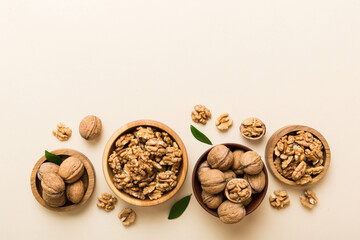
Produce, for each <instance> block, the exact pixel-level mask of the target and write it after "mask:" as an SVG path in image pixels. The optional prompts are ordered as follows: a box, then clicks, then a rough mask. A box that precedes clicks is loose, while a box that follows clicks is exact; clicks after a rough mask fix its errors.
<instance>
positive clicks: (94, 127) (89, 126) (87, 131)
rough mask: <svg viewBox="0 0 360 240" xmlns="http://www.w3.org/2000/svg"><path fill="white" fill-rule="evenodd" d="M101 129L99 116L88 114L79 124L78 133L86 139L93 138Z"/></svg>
mask: <svg viewBox="0 0 360 240" xmlns="http://www.w3.org/2000/svg"><path fill="white" fill-rule="evenodd" d="M101 130H102V124H101V120H100V118H98V117H96V116H94V115H89V116H86V117H85V118H84V119H83V120H82V121H81V122H80V126H79V132H80V135H81V136H82V137H83V138H85V139H86V140H93V139H95V138H97V137H98V136H99V135H100V133H101Z"/></svg>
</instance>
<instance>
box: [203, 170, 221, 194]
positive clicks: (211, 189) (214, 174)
mask: <svg viewBox="0 0 360 240" xmlns="http://www.w3.org/2000/svg"><path fill="white" fill-rule="evenodd" d="M199 180H200V183H201V188H202V189H203V190H205V191H206V192H208V193H210V194H218V193H220V192H222V191H223V190H224V189H225V186H226V180H225V175H224V173H223V172H221V171H220V170H218V169H210V170H208V171H206V172H204V173H203V174H201V175H200V177H199Z"/></svg>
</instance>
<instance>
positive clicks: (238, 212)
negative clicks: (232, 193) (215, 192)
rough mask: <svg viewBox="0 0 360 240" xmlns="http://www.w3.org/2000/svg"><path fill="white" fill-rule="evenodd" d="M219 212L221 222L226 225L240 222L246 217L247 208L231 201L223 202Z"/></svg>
mask: <svg viewBox="0 0 360 240" xmlns="http://www.w3.org/2000/svg"><path fill="white" fill-rule="evenodd" d="M217 212H218V214H219V218H220V221H222V222H223V223H226V224H232V223H237V222H240V221H241V220H242V219H243V218H244V217H245V215H246V210H245V207H244V206H243V205H242V204H241V203H233V202H230V201H229V200H226V201H225V202H223V203H222V204H221V205H220V206H219V208H218V210H217Z"/></svg>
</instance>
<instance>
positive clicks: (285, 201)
mask: <svg viewBox="0 0 360 240" xmlns="http://www.w3.org/2000/svg"><path fill="white" fill-rule="evenodd" d="M269 201H270V205H271V206H272V207H274V208H278V209H280V208H284V207H285V206H287V205H289V204H290V199H289V197H288V194H287V192H286V191H285V190H280V191H274V194H273V195H272V196H270V197H269Z"/></svg>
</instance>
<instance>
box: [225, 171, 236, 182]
mask: <svg viewBox="0 0 360 240" xmlns="http://www.w3.org/2000/svg"><path fill="white" fill-rule="evenodd" d="M224 175H225V180H226V182H229V181H230V180H231V179H234V178H236V174H235V173H234V171H232V170H227V171H225V172H224Z"/></svg>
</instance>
